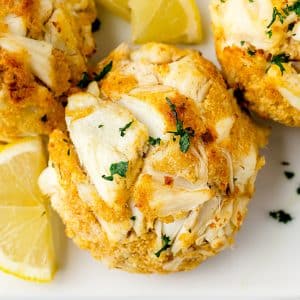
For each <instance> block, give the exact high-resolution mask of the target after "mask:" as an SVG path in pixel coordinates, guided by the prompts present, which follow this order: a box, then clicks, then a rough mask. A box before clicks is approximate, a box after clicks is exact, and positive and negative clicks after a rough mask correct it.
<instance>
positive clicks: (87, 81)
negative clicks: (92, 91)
mask: <svg viewBox="0 0 300 300" xmlns="http://www.w3.org/2000/svg"><path fill="white" fill-rule="evenodd" d="M112 66H113V62H112V61H110V62H109V63H108V64H107V65H106V66H105V67H104V68H103V69H102V70H101V71H100V73H99V74H96V75H95V76H94V78H92V79H91V78H90V76H89V74H88V73H87V72H83V73H82V78H81V80H80V81H79V82H78V84H77V86H78V87H79V88H81V89H84V88H86V87H87V86H88V85H89V84H90V83H91V82H92V81H100V80H102V79H103V78H104V77H105V76H106V75H107V73H108V72H110V71H111V69H112Z"/></svg>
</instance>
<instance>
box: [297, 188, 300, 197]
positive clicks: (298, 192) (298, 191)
mask: <svg viewBox="0 0 300 300" xmlns="http://www.w3.org/2000/svg"><path fill="white" fill-rule="evenodd" d="M297 194H298V195H300V186H299V187H298V188H297Z"/></svg>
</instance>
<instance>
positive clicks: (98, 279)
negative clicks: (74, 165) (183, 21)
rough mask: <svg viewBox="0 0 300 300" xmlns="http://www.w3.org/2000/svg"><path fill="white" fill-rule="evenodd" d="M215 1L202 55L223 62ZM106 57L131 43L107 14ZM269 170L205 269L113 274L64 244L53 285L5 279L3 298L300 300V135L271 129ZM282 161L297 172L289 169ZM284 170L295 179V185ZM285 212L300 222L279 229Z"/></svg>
mask: <svg viewBox="0 0 300 300" xmlns="http://www.w3.org/2000/svg"><path fill="white" fill-rule="evenodd" d="M208 2H209V0H199V1H198V3H199V6H200V7H201V10H202V17H203V24H204V30H205V41H204V43H202V44H201V45H200V46H197V47H196V48H197V49H199V50H200V51H201V52H202V53H203V54H204V55H205V56H206V57H207V58H209V59H211V60H212V61H213V62H216V58H215V54H214V48H213V42H212V34H211V32H210V21H209V13H208V8H207V6H208ZM100 18H101V21H102V29H101V31H100V32H99V33H98V36H97V41H98V43H97V44H98V47H99V49H101V56H104V55H106V54H107V53H108V52H109V51H110V50H111V49H113V48H114V47H116V46H117V45H118V44H120V43H121V42H123V41H125V42H126V41H127V42H128V41H130V28H129V25H128V24H127V23H125V22H123V21H122V20H120V19H118V18H116V17H113V16H112V15H110V14H108V13H104V14H103V15H101V14H100ZM271 126H272V128H273V131H272V135H271V140H270V143H269V145H268V147H267V149H266V150H265V151H264V154H265V156H266V161H267V164H266V166H265V168H264V169H263V170H262V171H261V172H260V174H259V176H258V180H257V185H256V187H257V188H256V190H257V191H256V195H255V198H254V199H253V200H252V202H251V204H250V207H249V213H248V217H247V219H246V222H245V224H244V226H243V227H242V229H241V231H240V232H239V234H238V236H237V240H236V243H235V246H234V247H233V249H228V250H226V251H224V252H223V253H221V254H220V255H218V256H216V257H214V258H212V259H209V260H207V261H206V262H205V263H203V264H202V265H201V266H200V267H199V268H198V269H196V270H194V271H191V272H188V273H179V274H174V275H168V276H166V275H163V276H158V275H151V276H149V275H147V276H145V275H133V274H127V273H124V272H121V271H115V270H107V269H106V267H105V266H103V265H102V264H101V263H99V262H97V261H94V260H93V258H92V257H90V255H89V254H88V253H86V252H84V251H80V250H79V249H77V248H76V247H75V246H74V245H73V244H72V242H70V241H66V240H65V239H64V238H63V237H62V238H61V240H60V248H62V249H61V255H60V264H61V266H60V270H59V272H58V273H57V275H56V277H55V280H54V281H53V282H52V283H50V284H44V285H43V284H42V285H38V284H33V283H27V282H23V281H21V280H18V279H15V278H14V277H11V276H7V275H5V274H2V273H1V274H0V298H1V299H8V297H9V296H10V297H16V298H20V299H24V297H28V298H30V299H32V298H34V297H36V298H38V299H47V298H55V299H62V298H70V299H74V297H75V298H76V297H78V298H82V299H83V297H84V299H87V298H88V297H89V296H90V297H95V298H96V297H100V296H103V297H107V296H124V297H125V296H126V297H132V296H139V297H142V296H160V297H164V296H181V297H183V296H208V295H210V296H222V298H223V297H224V296H246V295H247V296H250V297H252V296H256V297H258V296H261V297H265V296H269V297H272V298H273V299H274V297H288V296H294V297H295V296H300V252H299V249H300V195H297V193H296V191H297V188H298V187H300V159H299V152H300V128H298V129H291V128H284V127H282V126H279V125H276V124H275V125H274V124H271ZM282 161H288V162H290V166H288V167H286V166H282V165H281V162H282ZM284 171H293V172H295V175H296V176H295V177H294V178H293V179H292V180H287V179H286V178H285V176H284ZM277 209H284V210H286V211H287V212H289V213H291V215H292V216H293V217H294V220H293V221H292V222H291V223H289V224H287V225H284V224H281V223H277V221H275V220H273V219H271V218H270V217H269V216H268V213H269V211H271V210H277Z"/></svg>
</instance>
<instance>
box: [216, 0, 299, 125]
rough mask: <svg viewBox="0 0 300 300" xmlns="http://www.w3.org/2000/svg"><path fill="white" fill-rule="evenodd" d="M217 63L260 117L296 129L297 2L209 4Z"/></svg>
mask: <svg viewBox="0 0 300 300" xmlns="http://www.w3.org/2000/svg"><path fill="white" fill-rule="evenodd" d="M210 8H211V15H212V22H213V30H214V35H215V42H216V51H217V56H218V59H219V61H220V63H221V65H222V69H223V71H224V74H225V77H226V79H227V81H228V83H229V85H230V86H231V87H234V88H237V89H240V90H241V91H242V92H243V93H244V98H245V100H246V101H245V104H246V105H247V106H248V107H249V108H250V109H251V110H253V111H255V112H256V113H258V114H259V115H260V116H262V117H264V118H269V119H272V120H274V121H277V122H280V123H282V124H285V125H288V126H300V88H299V87H300V74H299V72H300V67H299V60H300V1H299V0H256V1H248V0H226V1H219V0H212V1H211V7H210Z"/></svg>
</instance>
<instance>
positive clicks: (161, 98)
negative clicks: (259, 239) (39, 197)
mask: <svg viewBox="0 0 300 300" xmlns="http://www.w3.org/2000/svg"><path fill="white" fill-rule="evenodd" d="M93 74H96V75H95V78H96V79H97V80H99V79H100V81H99V82H98V84H97V83H96V82H95V81H94V82H91V83H90V85H89V86H88V88H87V90H86V91H84V92H80V93H75V94H73V95H71V96H70V97H69V99H68V106H67V108H66V123H67V132H63V131H61V130H55V131H54V132H53V133H52V134H51V136H50V142H49V153H50V161H49V166H48V168H47V169H46V170H45V171H44V172H43V173H42V175H41V177H40V179H39V184H40V187H41V189H42V191H43V192H44V193H45V194H48V195H49V196H50V198H51V202H52V205H53V207H54V209H55V210H56V211H57V212H58V213H59V215H60V216H61V218H62V220H63V222H64V223H65V225H66V232H67V235H68V236H69V237H70V238H72V239H73V240H74V241H75V243H76V244H77V245H78V246H79V247H80V248H83V249H87V250H89V251H90V252H91V253H92V255H93V256H94V257H95V258H97V259H100V260H102V261H103V262H105V263H106V264H108V265H109V266H110V267H113V268H119V269H123V270H126V271H129V272H139V273H153V272H158V273H168V272H176V271H184V270H190V269H192V268H194V267H196V266H197V265H198V264H199V263H201V262H202V261H204V260H205V259H206V258H208V257H210V256H213V255H215V254H217V253H218V252H219V251H220V250H222V249H224V248H226V247H227V246H228V245H230V244H231V243H232V242H233V238H234V235H235V233H236V231H237V230H238V229H239V228H240V226H241V225H242V222H243V219H244V217H245V214H246V211H247V204H248V202H249V200H250V198H251V197H252V195H253V191H254V181H255V178H256V175H257V172H258V170H259V169H260V167H262V165H263V164H264V159H263V158H262V157H260V156H259V154H258V151H259V149H260V147H262V146H264V145H265V143H266V136H267V132H266V131H265V129H262V128H260V127H258V126H257V125H256V124H255V123H253V121H252V120H251V119H250V118H249V117H248V115H246V114H245V113H244V112H242V111H241V110H240V108H239V106H238V105H237V103H236V101H235V99H234V97H233V96H232V93H231V92H230V91H228V90H227V88H226V85H225V83H224V81H223V79H222V76H221V75H220V74H219V72H218V71H217V69H216V68H215V67H214V66H213V65H212V64H211V63H210V62H209V61H207V60H206V59H204V58H203V57H202V56H201V54H200V53H198V52H196V51H193V50H181V49H177V48H175V47H172V46H167V45H163V44H146V45H144V46H142V47H141V48H140V49H138V50H131V49H129V47H128V46H127V45H124V44H123V45H121V46H120V47H118V48H117V49H116V50H115V51H114V52H112V53H111V54H110V55H109V56H108V57H107V58H106V59H104V60H103V61H102V62H100V63H99V65H98V67H97V68H96V70H95V72H94V73H93ZM93 76H94V75H93ZM91 79H93V78H91Z"/></svg>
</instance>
